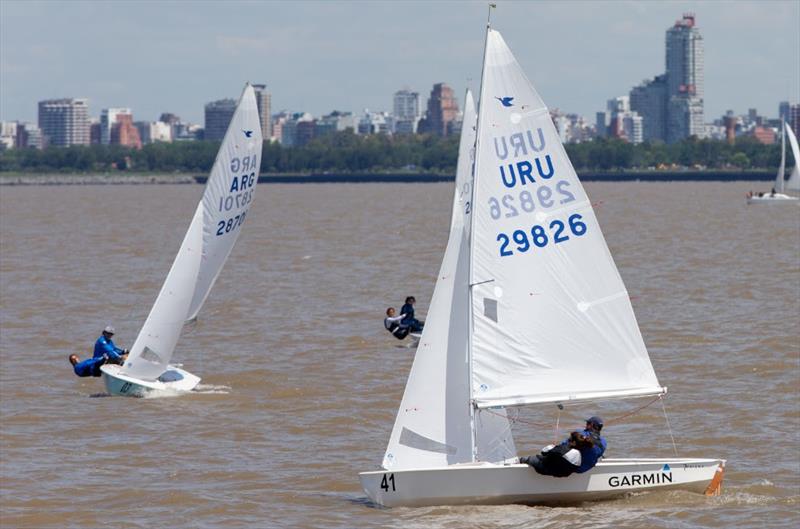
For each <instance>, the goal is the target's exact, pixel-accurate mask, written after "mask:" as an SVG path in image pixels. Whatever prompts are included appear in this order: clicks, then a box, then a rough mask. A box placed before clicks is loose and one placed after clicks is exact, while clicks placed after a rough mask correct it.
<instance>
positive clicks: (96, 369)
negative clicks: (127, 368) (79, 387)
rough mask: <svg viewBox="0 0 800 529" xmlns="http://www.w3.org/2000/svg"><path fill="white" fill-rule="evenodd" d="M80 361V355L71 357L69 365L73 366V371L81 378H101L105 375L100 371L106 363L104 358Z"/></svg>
mask: <svg viewBox="0 0 800 529" xmlns="http://www.w3.org/2000/svg"><path fill="white" fill-rule="evenodd" d="M79 360H80V359H79V358H78V355H69V363H70V364H72V369H73V370H74V371H75V374H76V375H78V376H79V377H99V376H100V375H102V374H103V373H102V372H101V371H100V366H102V365H103V364H105V363H106V359H105V358H104V357H102V356H101V357H99V358H87V359H86V360H83V361H79Z"/></svg>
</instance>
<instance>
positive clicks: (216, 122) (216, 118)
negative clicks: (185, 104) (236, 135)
mask: <svg viewBox="0 0 800 529" xmlns="http://www.w3.org/2000/svg"><path fill="white" fill-rule="evenodd" d="M235 111H236V101H234V100H233V99H220V100H219V101H212V102H211V103H208V104H206V112H205V136H204V137H205V139H206V140H211V141H220V140H222V138H224V137H225V131H226V130H228V125H229V124H230V122H231V119H233V113H234V112H235Z"/></svg>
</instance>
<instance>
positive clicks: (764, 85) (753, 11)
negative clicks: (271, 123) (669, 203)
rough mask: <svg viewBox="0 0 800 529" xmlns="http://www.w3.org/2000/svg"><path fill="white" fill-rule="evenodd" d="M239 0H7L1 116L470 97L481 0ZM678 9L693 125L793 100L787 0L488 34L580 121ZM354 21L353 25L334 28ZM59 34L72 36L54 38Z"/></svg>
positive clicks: (797, 85)
mask: <svg viewBox="0 0 800 529" xmlns="http://www.w3.org/2000/svg"><path fill="white" fill-rule="evenodd" d="M240 4H241V5H240V7H243V8H245V9H249V10H250V11H251V12H252V13H251V15H252V16H247V17H232V16H230V14H229V13H230V12H231V10H230V9H220V8H219V7H216V6H215V5H214V4H205V3H199V4H193V7H192V9H190V10H187V9H186V5H187V3H185V2H177V3H176V2H166V3H159V4H138V3H132V2H115V3H96V2H93V3H86V2H70V3H68V4H64V5H62V4H60V3H57V2H25V3H22V2H18V1H9V0H5V1H4V2H2V3H0V120H20V121H32V122H35V121H36V110H37V102H38V101H40V100H46V99H53V98H63V97H74V98H86V99H88V100H89V107H90V114H91V115H92V116H98V115H99V114H100V110H101V109H102V108H115V107H125V108H131V109H132V110H133V112H134V116H135V118H136V119H137V120H155V119H157V117H158V116H159V115H160V114H161V113H163V112H171V113H174V114H177V115H179V116H180V117H181V118H182V119H183V120H184V121H188V122H193V123H202V122H203V110H204V106H205V104H206V103H208V102H209V101H213V100H219V99H224V98H227V97H236V95H238V93H239V91H240V90H241V85H242V84H243V83H244V81H245V80H249V81H250V82H253V83H265V84H266V85H267V90H268V91H269V92H270V93H271V95H272V111H273V112H277V111H279V110H282V109H289V110H295V111H308V112H310V113H312V114H314V115H322V114H326V113H329V112H330V111H332V110H334V109H338V110H344V111H353V112H357V113H360V112H362V111H363V109H364V108H369V109H370V110H389V111H391V110H392V97H393V94H394V93H395V92H396V91H397V90H399V89H401V88H404V87H408V88H410V89H411V90H413V91H417V92H419V93H420V94H421V95H422V94H426V93H427V91H428V89H429V87H430V86H432V85H433V84H435V83H438V82H445V83H447V84H449V85H450V86H452V87H453V89H454V91H455V95H456V97H457V99H458V100H459V101H462V100H463V92H464V89H465V88H466V87H467V85H468V84H469V86H470V88H472V89H473V90H477V89H478V86H479V82H480V81H479V77H480V62H481V61H480V59H481V56H482V50H483V31H484V29H483V28H484V21H485V16H486V3H485V2H463V3H453V2H432V3H418V2H410V3H403V4H395V3H388V2H386V3H380V2H379V3H370V4H366V3H350V2H342V3H319V2H302V3H296V4H292V5H286V4H278V3H263V2H250V3H240ZM765 4H767V5H766V6H765ZM65 6H68V7H69V9H67V8H66V7H65ZM90 11H91V12H90ZM240 11H243V10H240ZM685 11H692V12H694V13H695V14H696V16H697V24H698V26H699V28H700V29H701V31H702V33H703V36H704V40H705V46H706V60H705V68H706V75H705V77H706V81H705V109H706V110H705V115H706V121H707V122H708V121H711V120H713V119H715V118H716V117H718V116H721V115H722V114H723V113H724V112H725V111H726V110H728V109H734V110H736V111H737V112H744V111H745V110H746V109H747V108H752V107H755V108H758V109H759V111H760V112H761V113H762V114H764V115H768V116H772V115H776V114H777V105H778V103H779V102H780V101H785V100H789V101H794V102H796V101H797V100H798V99H800V66H798V61H797V60H796V59H797V57H796V52H795V54H793V53H792V50H797V49H800V31H798V26H797V24H796V23H794V22H793V21H795V22H796V21H797V20H798V19H800V2H791V1H788V2H787V1H774V2H766V3H765V2H713V3H711V2H668V3H657V4H656V3H643V2H592V3H586V2H567V3H560V4H556V3H553V2H537V3H535V4H528V3H524V4H523V3H512V2H500V4H499V6H498V9H497V10H495V13H494V14H493V24H494V26H495V27H496V28H497V29H499V30H500V31H501V32H503V34H504V36H506V38H507V39H508V40H509V41H510V42H511V43H515V44H516V45H515V48H516V49H518V50H519V52H518V59H519V60H520V62H521V63H522V65H523V68H525V69H526V70H527V71H528V72H529V75H530V77H531V80H532V81H533V83H534V84H535V85H536V86H537V89H538V90H539V92H540V93H541V95H542V97H543V99H544V100H545V101H546V102H547V103H548V106H549V107H550V108H559V109H561V110H563V111H567V112H574V113H578V114H581V115H584V116H586V117H591V116H593V115H594V112H596V111H597V110H599V109H601V108H603V106H604V103H605V101H606V100H608V99H609V98H612V97H615V96H619V95H623V94H626V93H628V91H629V90H630V88H631V87H633V86H636V85H638V84H640V83H641V82H642V81H643V80H645V79H647V78H648V77H651V76H652V75H653V74H654V73H655V72H658V71H661V70H663V68H664V31H665V30H666V29H667V28H669V27H670V26H671V25H672V24H673V23H674V21H675V20H676V19H679V18H680V17H681V16H682V14H683V12H685ZM223 14H224V15H226V16H223ZM387 15H390V16H387ZM422 15H424V16H422ZM354 16H356V17H358V18H360V19H362V20H363V21H364V22H365V24H363V27H362V25H360V24H359V25H357V26H356V27H355V29H354V26H353V25H352V24H344V26H345V27H342V26H343V25H342V24H337V21H343V20H345V19H346V18H347V17H351V18H352V17H354ZM542 19H546V21H547V23H541V24H540V23H539V21H541V20H542ZM387 20H390V21H391V24H388V23H387V22H386V21H387ZM101 21H107V22H106V23H101ZM108 21H111V22H108ZM214 21H222V22H217V23H216V24H214V23H212V22H214ZM300 21H302V22H300ZM259 22H261V23H262V25H261V26H259ZM443 22H449V23H450V24H449V25H448V24H444V23H443ZM451 26H452V27H451ZM64 27H67V28H71V29H73V30H74V29H75V28H79V29H80V31H73V33H74V36H72V37H70V38H65V37H64V29H63V28H64ZM531 28H533V29H535V31H531ZM526 42H527V43H529V44H526ZM776 65H781V66H782V67H781V68H776V67H775V66H776ZM217 72H218V73H217ZM467 79H471V81H469V83H468V82H467ZM420 103H421V104H423V105H424V101H421V102H420Z"/></svg>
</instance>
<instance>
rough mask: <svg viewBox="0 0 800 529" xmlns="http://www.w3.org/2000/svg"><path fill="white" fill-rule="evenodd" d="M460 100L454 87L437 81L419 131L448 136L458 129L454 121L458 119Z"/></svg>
mask: <svg viewBox="0 0 800 529" xmlns="http://www.w3.org/2000/svg"><path fill="white" fill-rule="evenodd" d="M458 116H459V110H458V100H457V99H456V97H455V94H454V93H453V89H452V88H450V87H449V86H447V85H446V84H445V83H437V84H435V85H433V88H432V89H431V95H430V98H429V99H428V111H427V112H426V114H425V119H424V120H423V121H422V122H421V123H420V125H419V132H428V133H430V134H434V135H436V136H448V135H450V134H453V133H454V131H455V130H456V128H457V127H456V126H455V125H454V122H455V121H456V120H457V119H458Z"/></svg>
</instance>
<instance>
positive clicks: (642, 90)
mask: <svg viewBox="0 0 800 529" xmlns="http://www.w3.org/2000/svg"><path fill="white" fill-rule="evenodd" d="M630 102H631V110H632V111H634V112H636V113H637V114H639V115H640V116H642V139H643V140H644V141H656V140H658V141H666V139H667V76H666V74H662V75H658V76H656V77H655V79H651V80H649V81H648V80H645V81H643V82H642V84H640V85H639V86H636V87H634V88H633V90H631V94H630Z"/></svg>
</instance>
